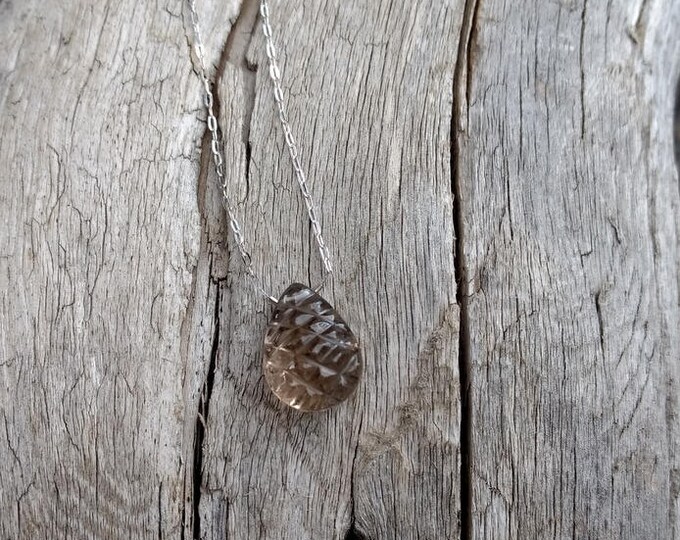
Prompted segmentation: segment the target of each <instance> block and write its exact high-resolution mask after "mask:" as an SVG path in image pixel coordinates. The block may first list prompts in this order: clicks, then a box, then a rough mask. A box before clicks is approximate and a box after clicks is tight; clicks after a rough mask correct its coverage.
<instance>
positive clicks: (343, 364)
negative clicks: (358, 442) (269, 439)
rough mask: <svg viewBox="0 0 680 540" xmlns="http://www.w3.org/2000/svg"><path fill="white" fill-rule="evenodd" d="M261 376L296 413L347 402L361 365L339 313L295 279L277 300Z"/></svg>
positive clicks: (268, 331)
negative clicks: (262, 375) (296, 410)
mask: <svg viewBox="0 0 680 540" xmlns="http://www.w3.org/2000/svg"><path fill="white" fill-rule="evenodd" d="M263 363H264V377H265V379H266V381H267V384H268V385H269V387H270V388H271V389H272V392H274V394H275V395H276V397H278V398H279V399H280V400H281V401H283V402H284V403H285V404H287V405H290V406H291V407H294V408H295V409H298V410H300V411H319V410H322V409H327V408H329V407H332V406H333V405H337V404H338V403H340V402H342V401H344V400H346V399H347V398H348V397H349V396H350V395H351V394H352V392H354V390H355V389H356V387H357V384H358V383H359V379H360V378H361V373H362V370H363V365H362V362H361V353H360V350H359V343H358V341H357V338H356V337H355V336H354V334H353V333H352V331H351V330H350V329H349V327H348V326H347V323H345V321H344V320H342V317H340V315H338V313H337V312H336V311H335V310H334V309H333V307H332V306H331V305H330V304H329V303H328V302H327V301H326V300H324V299H323V298H321V296H319V294H317V293H316V292H314V291H313V290H312V289H310V288H309V287H305V286H304V285H301V284H299V283H293V284H292V285H291V286H290V287H288V288H287V289H286V290H285V292H284V293H283V294H282V295H281V298H279V301H278V303H277V304H276V307H275V308H274V313H273V314H272V318H271V320H270V321H269V326H268V327H267V333H266V335H265V338H264V360H263Z"/></svg>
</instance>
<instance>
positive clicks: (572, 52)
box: [456, 0, 680, 539]
mask: <svg viewBox="0 0 680 540" xmlns="http://www.w3.org/2000/svg"><path fill="white" fill-rule="evenodd" d="M679 7H680V6H678V5H677V3H674V2H623V1H622V2H619V1H616V0H613V1H610V2H592V1H589V2H588V1H581V2H549V3H545V2H525V3H523V5H522V8H521V9H518V8H517V7H516V6H514V5H510V4H509V3H506V2H498V1H495V0H486V1H480V2H478V3H476V4H475V5H474V7H473V8H472V9H471V16H470V17H469V25H468V28H467V30H466V33H467V42H466V46H465V48H464V49H465V60H464V61H463V62H464V65H465V69H464V71H463V73H462V74H461V81H460V84H459V85H458V88H457V89H458V92H459V94H458V95H459V108H458V110H457V111H456V115H457V122H456V128H457V130H458V135H457V140H458V141H459V145H460V162H459V175H458V182H460V187H459V191H460V193H461V198H462V201H461V203H460V208H461V209H462V218H461V221H462V223H463V230H462V231H460V232H462V234H463V242H462V254H463V255H464V261H465V276H464V277H465V281H464V289H463V291H462V292H463V295H464V296H463V297H464V298H465V301H464V306H463V309H464V310H466V313H467V318H468V321H469V323H468V324H469V336H470V340H469V344H468V355H469V366H470V378H471V387H470V397H469V400H470V414H471V429H470V431H471V447H470V448H471V456H470V457H471V462H470V478H471V500H470V503H471V504H470V526H471V536H472V537H473V538H494V539H495V538H650V539H652V538H675V537H676V536H677V535H678V513H677V508H678V506H677V505H678V469H677V463H678V456H677V440H678V427H677V426H678V410H677V390H678V386H677V381H678V359H679V355H678V353H679V350H678V253H679V252H678V202H679V201H678V178H677V171H676V170H675V169H674V164H673V150H672V125H671V121H672V110H673V91H674V87H675V81H676V80H677V77H678V72H679V70H680V62H679V61H678V60H679V58H680V57H679V55H678V53H679V52H680V43H679V42H678V40H677V39H675V38H674V37H671V36H675V35H676V34H677V27H678V23H679V22H680V9H679ZM674 535H675V536H674Z"/></svg>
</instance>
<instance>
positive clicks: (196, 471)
mask: <svg viewBox="0 0 680 540" xmlns="http://www.w3.org/2000/svg"><path fill="white" fill-rule="evenodd" d="M221 298H222V295H221V293H220V290H219V287H218V289H217V291H216V294H215V310H214V322H213V325H214V326H213V328H214V333H213V342H212V348H211V351H210V362H209V364H208V371H207V374H206V378H205V382H204V383H203V388H202V389H201V397H200V399H199V404H198V414H197V415H196V425H195V430H194V434H195V436H194V463H193V486H192V488H193V497H192V503H193V511H192V518H193V522H192V525H193V527H192V529H193V537H194V538H201V537H202V536H201V517H200V516H201V514H200V508H199V507H200V502H201V487H202V484H203V441H204V440H205V429H206V420H207V418H208V414H209V412H210V398H211V396H212V390H213V385H214V382H215V366H216V364H217V352H218V348H219V342H220V301H221Z"/></svg>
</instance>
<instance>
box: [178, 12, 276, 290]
mask: <svg viewBox="0 0 680 540" xmlns="http://www.w3.org/2000/svg"><path fill="white" fill-rule="evenodd" d="M189 11H190V12H191V25H192V27H193V31H194V48H195V50H196V56H198V61H199V63H200V67H201V73H200V76H201V81H202V82H203V90H204V92H205V108H206V111H207V113H208V130H210V136H211V137H210V151H211V153H212V157H213V162H214V164H215V172H216V173H217V178H218V179H219V182H220V188H221V190H222V198H223V199H224V205H225V207H226V209H227V216H228V218H229V226H230V227H231V230H232V232H233V233H234V238H235V239H236V247H237V248H238V251H239V254H240V255H241V259H243V264H244V265H245V267H246V273H247V274H248V275H249V276H250V277H251V278H252V279H253V282H254V285H255V288H256V289H257V291H258V292H259V293H261V294H262V295H263V296H264V297H265V298H268V299H269V300H272V301H274V302H276V298H275V297H274V296H272V295H270V294H268V293H267V291H266V290H265V289H264V285H263V283H262V280H261V279H260V278H259V277H258V276H257V275H256V274H255V270H254V269H253V263H252V257H251V256H250V253H249V252H248V248H247V247H246V241H245V238H244V237H243V232H242V231H241V225H240V223H239V222H238V219H236V210H235V208H234V205H233V204H232V202H231V199H230V197H229V193H228V191H227V187H228V186H227V179H226V177H225V175H224V158H223V156H222V141H221V139H220V132H219V127H218V124H217V118H216V117H215V111H214V108H213V102H214V96H213V93H212V90H211V88H210V81H209V80H208V74H207V69H206V67H205V53H204V50H203V40H202V39H201V29H200V27H199V26H198V14H197V13H196V3H195V0H189Z"/></svg>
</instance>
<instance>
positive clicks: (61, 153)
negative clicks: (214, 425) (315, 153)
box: [0, 0, 238, 538]
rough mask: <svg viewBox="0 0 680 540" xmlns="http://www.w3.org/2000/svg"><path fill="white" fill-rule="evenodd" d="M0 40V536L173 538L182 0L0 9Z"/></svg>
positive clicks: (186, 247)
mask: <svg viewBox="0 0 680 540" xmlns="http://www.w3.org/2000/svg"><path fill="white" fill-rule="evenodd" d="M208 7H209V9H208V13H212V14H214V15H215V16H216V17H217V20H220V21H222V22H221V23H220V25H219V28H225V27H226V28H227V30H228V24H226V23H227V22H228V21H229V18H230V17H232V16H233V15H234V14H235V8H237V7H238V6H236V5H235V3H234V2H231V3H221V2H220V3H217V2H215V3H213V4H212V5H209V6H208ZM213 29H218V25H217V24H215V26H214V27H213ZM221 32H222V30H221V29H220V30H219V31H215V32H214V33H213V35H212V37H210V39H209V42H210V43H213V42H215V41H216V40H221V39H223V37H222V36H221ZM0 50H1V51H2V54H0V111H1V112H0V117H1V118H2V124H1V126H0V178H2V179H3V187H4V189H3V190H2V196H0V216H2V234H1V235H0V290H1V291H2V293H1V294H2V301H1V303H0V305H1V307H0V329H1V331H0V426H1V427H0V486H1V488H0V515H2V518H1V519H0V537H2V538H39V537H40V538H42V537H48V536H50V537H58V538H66V537H77V538H86V537H87V538H95V537H97V538H103V537H106V538H147V537H154V538H160V537H166V536H171V537H178V536H179V535H180V533H181V532H182V531H183V521H187V522H189V521H190V514H191V491H190V489H189V490H188V492H189V493H188V497H187V494H186V491H187V489H186V488H185V485H184V481H185V474H186V473H187V470H189V472H190V471H191V470H192V468H193V466H192V461H191V446H192V444H193V442H192V441H193V430H194V426H195V418H196V402H197V397H198V389H200V382H201V381H202V378H203V377H202V374H201V373H200V371H201V364H200V360H201V359H200V357H199V358H198V361H197V359H196V357H195V356H194V355H193V354H192V355H188V351H189V350H190V348H189V340H190V336H194V335H195V334H197V333H198V332H199V331H200V330H199V327H198V325H195V321H194V320H190V319H188V318H187V315H186V313H187V309H188V307H189V305H190V304H191V302H190V299H191V298H192V296H193V294H194V293H195V290H196V287H197V279H198V278H200V277H201V274H200V272H198V270H197V268H198V267H197V261H198V260H201V261H203V260H204V258H205V255H204V254H203V252H199V248H200V238H201V224H200V217H199V212H198V206H197V196H196V193H197V190H196V186H197V177H198V155H199V145H198V142H199V141H200V137H201V136H202V133H203V131H204V127H203V125H202V123H201V122H200V120H199V118H198V117H197V113H198V114H201V113H200V111H201V98H200V84H199V81H198V80H197V78H196V76H195V74H194V73H193V72H192V70H191V63H190V59H189V55H188V47H187V40H186V36H185V30H184V24H183V19H182V14H181V8H180V4H179V3H177V2H159V3H152V4H146V3H138V2H134V1H126V0H123V1H120V2H94V3H92V2H67V3H63V2H56V1H48V2H34V1H27V2H3V3H2V4H1V5H0ZM197 273H198V274H199V275H198V277H196V275H197ZM204 290H207V287H205V289H204ZM204 294H205V293H203V292H202V294H200V295H198V294H197V295H196V296H197V299H195V300H194V301H193V306H194V311H197V310H198V309H199V307H196V306H201V305H202V302H203V301H204V300H203V295H204ZM210 309H212V305H210ZM208 311H209V310H208ZM210 320H211V319H209V320H208V326H209V321H210ZM192 325H194V326H192ZM208 332H210V329H209V328H208ZM198 338H200V336H198V337H197V338H194V337H192V338H191V339H192V340H193V341H199V339H198ZM193 341H192V343H193ZM209 347H210V339H208V350H209ZM199 349H200V345H195V346H194V345H192V348H191V350H192V351H195V350H199ZM194 372H199V373H198V375H197V376H194V375H195V373H194ZM197 383H198V385H196V384H197ZM192 384H193V385H194V387H193V388H192ZM187 432H188V435H187ZM187 458H188V461H187ZM189 476H191V474H189ZM187 499H188V500H187ZM185 504H188V508H186V507H185Z"/></svg>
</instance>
